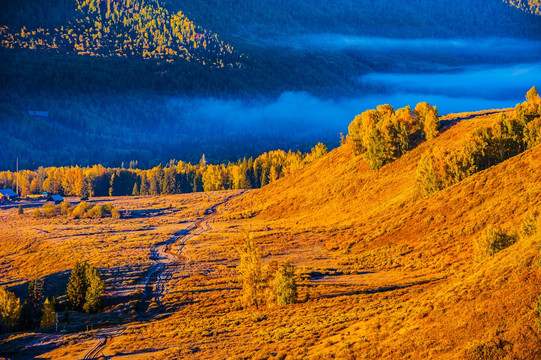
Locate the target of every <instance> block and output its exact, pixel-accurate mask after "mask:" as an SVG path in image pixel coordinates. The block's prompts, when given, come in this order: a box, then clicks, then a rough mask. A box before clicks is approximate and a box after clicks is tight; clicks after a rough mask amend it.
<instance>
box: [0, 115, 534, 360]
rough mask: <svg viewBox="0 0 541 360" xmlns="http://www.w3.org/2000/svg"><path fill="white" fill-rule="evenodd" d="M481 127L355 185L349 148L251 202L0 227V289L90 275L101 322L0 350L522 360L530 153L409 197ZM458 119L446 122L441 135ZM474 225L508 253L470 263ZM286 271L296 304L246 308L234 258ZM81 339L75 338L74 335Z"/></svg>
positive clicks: (74, 355) (529, 354)
mask: <svg viewBox="0 0 541 360" xmlns="http://www.w3.org/2000/svg"><path fill="white" fill-rule="evenodd" d="M497 115H498V112H495V113H480V114H459V115H456V116H449V117H447V118H445V119H444V120H448V121H449V122H448V123H445V124H446V125H445V127H444V130H445V131H444V132H443V133H442V134H441V135H440V136H439V137H438V138H436V139H434V140H432V141H428V142H425V143H422V144H420V145H418V146H417V147H416V148H415V149H413V150H411V151H409V152H408V153H407V154H406V155H404V156H402V157H401V158H400V159H398V160H396V161H395V162H393V163H391V164H389V165H387V166H384V167H382V168H381V169H379V170H376V171H372V170H369V169H368V167H367V164H366V162H365V161H364V160H363V158H362V157H353V156H352V155H351V149H350V147H349V145H348V144H346V145H343V146H341V147H340V148H338V149H336V150H334V151H332V152H331V153H329V154H328V155H326V156H325V157H323V158H321V159H320V160H318V161H315V162H314V163H312V164H309V165H308V166H306V167H305V168H303V169H301V170H299V171H298V172H297V173H295V174H293V175H292V176H289V177H286V178H283V179H280V180H278V181H276V182H274V183H272V184H270V185H268V186H266V187H264V188H262V189H259V190H250V191H246V192H214V193H204V194H190V195H174V196H164V197H131V198H128V197H126V198H100V199H93V201H96V202H110V203H111V204H112V205H113V206H114V207H115V208H117V209H119V210H120V211H121V214H123V216H122V218H120V219H113V218H105V219H99V220H97V219H83V220H75V219H71V218H66V217H56V218H51V219H44V218H40V219H34V218H33V217H32V216H31V215H30V211H26V213H27V214H25V215H22V216H21V215H17V209H16V207H12V208H8V209H4V210H2V211H1V212H0V221H1V222H0V233H1V234H2V235H1V237H2V247H0V256H1V259H2V261H1V263H0V273H1V274H2V277H1V278H0V285H2V286H6V287H8V288H9V289H10V290H12V291H15V293H16V294H17V295H18V296H24V292H25V290H26V287H25V285H26V284H27V282H28V281H29V280H30V279H33V278H36V277H39V278H44V279H45V286H46V293H54V294H57V295H60V296H61V300H62V299H63V298H62V296H63V295H64V294H65V283H66V281H67V277H68V275H69V269H71V267H72V266H73V264H74V262H75V261H76V260H80V261H81V260H87V261H88V262H89V263H91V264H92V265H94V266H96V267H98V268H99V269H100V270H101V271H102V273H103V274H104V275H105V279H106V284H107V287H106V298H105V311H104V312H103V313H101V314H98V315H82V314H76V313H73V314H70V323H69V324H63V323H62V324H61V326H63V327H64V326H65V327H66V329H67V331H68V332H67V333H64V334H52V333H51V332H47V331H44V332H34V333H17V334H8V335H3V336H2V337H1V338H0V349H1V350H0V355H2V356H6V357H8V358H14V359H19V358H21V359H30V358H54V359H80V358H85V356H86V358H93V357H94V358H97V357H98V356H101V355H103V356H105V357H106V358H114V359H150V358H152V359H175V358H178V359H185V358H187V359H201V358H203V359H207V358H208V359H252V358H255V359H268V358H273V359H305V358H309V359H329V358H337V359H355V358H370V359H382V358H389V359H396V358H409V359H422V358H445V359H464V358H467V359H500V358H501V359H504V358H506V359H507V358H508V359H511V358H513V359H536V358H541V333H540V331H539V329H538V327H537V325H536V321H537V315H536V313H535V306H536V301H537V299H538V297H539V293H540V291H541V271H540V269H539V266H538V265H537V262H538V261H539V254H540V242H541V239H540V237H541V236H540V233H541V231H538V232H537V233H528V234H524V233H523V231H522V229H523V227H524V224H525V223H526V222H527V219H528V218H529V217H530V216H531V215H533V214H535V212H536V211H541V182H539V179H541V160H540V159H541V147H539V146H537V147H534V148H533V149H531V150H528V151H526V152H524V153H522V154H521V155H518V156H516V157H513V158H511V159H509V160H507V161H505V162H503V163H501V164H499V165H496V166H493V167H491V168H489V169H487V170H485V171H482V172H479V173H477V174H475V175H473V176H470V177H469V178H467V179H465V180H463V181H461V182H459V183H457V184H455V185H453V186H450V187H448V188H446V189H444V190H441V191H439V192H437V193H435V194H433V195H431V196H429V197H425V198H422V197H420V196H418V195H417V194H416V193H415V191H414V183H415V173H416V168H417V164H418V163H419V159H420V157H421V156H422V154H423V153H424V152H426V151H428V150H429V149H432V150H437V149H438V148H447V149H453V148H457V147H458V146H459V145H460V143H461V140H462V139H464V138H465V137H466V136H468V134H470V133H472V132H473V131H474V130H475V129H477V128H479V127H480V126H484V125H487V124H491V123H492V122H494V121H495V119H496V117H497ZM456 119H460V120H462V121H460V122H456V121H454V120H456ZM490 225H499V226H501V227H502V228H503V229H504V230H505V231H507V232H509V233H513V232H516V233H517V234H518V240H517V242H516V243H515V244H514V245H512V246H510V247H508V248H507V249H505V250H502V251H500V252H498V253H497V254H495V255H494V256H492V257H490V258H488V259H485V260H484V261H478V260H477V258H476V254H475V251H474V244H475V242H476V240H477V239H478V238H479V237H480V236H481V235H482V234H483V232H484V230H485V229H486V228H487V227H488V226H490ZM244 231H249V232H250V233H251V234H252V235H253V237H254V238H255V240H256V243H257V244H258V246H259V247H260V251H261V257H262V262H263V264H264V265H268V264H270V263H271V261H274V260H276V261H279V262H282V261H285V260H290V261H291V262H292V263H293V264H294V265H295V266H296V273H297V284H298V290H299V296H298V302H297V303H296V304H293V305H288V306H282V307H280V306H260V307H259V308H257V309H256V308H253V309H245V308H243V306H242V305H241V303H240V301H239V296H240V290H241V284H240V283H239V279H238V273H237V270H236V266H237V265H238V261H239V260H238V259H239V255H238V253H237V248H238V246H239V244H240V243H241V241H242V239H243V232H244ZM90 325H91V327H92V328H90V327H88V330H87V331H84V330H85V329H87V326H90Z"/></svg>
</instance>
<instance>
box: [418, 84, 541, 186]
mask: <svg viewBox="0 0 541 360" xmlns="http://www.w3.org/2000/svg"><path fill="white" fill-rule="evenodd" d="M539 144H541V99H540V97H539V93H538V92H537V89H536V88H535V86H534V87H532V88H531V89H530V90H529V91H528V92H527V94H526V101H525V102H523V103H521V104H517V105H516V107H515V110H514V112H513V113H512V114H511V115H510V116H506V115H505V114H501V115H500V116H499V118H498V120H497V121H496V122H495V123H494V124H493V125H491V126H484V127H481V128H478V129H477V130H476V131H474V132H473V134H472V135H471V136H470V137H469V138H468V139H466V140H465V141H464V142H463V144H462V146H461V147H460V148H459V149H458V151H448V150H441V151H439V152H428V153H427V154H424V155H423V157H422V158H421V160H420V162H419V165H418V167H417V182H416V186H417V190H418V192H419V193H420V195H421V196H428V195H430V194H432V193H435V192H437V191H439V190H442V189H444V188H446V187H448V186H451V185H453V184H456V183H457V182H460V181H462V180H463V179H465V178H467V177H469V176H471V175H473V174H475V173H477V172H479V171H482V170H485V169H487V168H489V167H491V166H494V165H497V164H499V163H501V162H503V161H505V160H507V159H509V158H511V157H513V156H516V155H518V154H520V153H522V152H524V151H526V150H528V149H531V148H532V147H534V146H536V145H539Z"/></svg>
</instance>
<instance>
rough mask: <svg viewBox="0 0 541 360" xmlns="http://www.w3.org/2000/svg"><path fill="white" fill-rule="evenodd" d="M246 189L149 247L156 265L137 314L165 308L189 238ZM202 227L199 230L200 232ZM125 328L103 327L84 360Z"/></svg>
mask: <svg viewBox="0 0 541 360" xmlns="http://www.w3.org/2000/svg"><path fill="white" fill-rule="evenodd" d="M244 192H245V191H242V192H239V193H238V194H234V195H231V196H229V197H228V198H227V199H225V200H224V201H222V202H220V203H217V204H214V205H213V206H212V207H210V208H208V209H207V210H206V211H205V216H204V217H202V218H201V219H199V220H197V221H196V222H194V223H193V225H191V226H190V227H189V228H187V229H183V230H181V231H179V232H177V233H176V234H175V235H173V236H172V237H171V238H169V239H168V240H166V241H165V242H163V243H160V244H157V245H155V246H153V247H151V249H150V259H151V260H152V261H154V264H153V265H152V266H151V267H150V268H149V269H148V271H147V273H146V275H145V276H144V277H143V278H142V279H141V280H140V282H139V283H140V284H141V285H140V286H141V287H142V288H143V289H144V292H143V296H142V299H141V304H142V306H140V307H139V310H138V311H137V313H138V315H139V316H140V317H141V318H142V319H144V320H151V319H152V318H153V317H155V316H156V315H158V314H159V309H160V308H161V307H162V303H161V298H162V297H163V296H164V295H165V293H166V292H167V289H166V284H167V282H168V281H169V279H170V278H171V277H172V275H173V273H174V272H176V271H179V270H180V269H184V268H185V265H186V263H187V262H188V261H189V259H188V258H187V257H186V256H185V255H183V251H184V248H185V245H186V241H187V240H188V239H190V238H191V237H192V236H195V235H201V234H203V233H204V232H207V231H209V230H211V229H212V228H211V226H210V225H209V221H210V220H211V219H212V218H213V217H215V216H216V215H217V214H216V209H217V208H218V206H220V205H224V204H226V203H227V202H228V201H230V200H231V199H233V198H235V197H238V196H240V195H242V194H244ZM197 230H199V231H197ZM177 242H180V246H179V247H178V249H177V250H176V251H172V246H173V244H175V243H177ZM152 301H154V302H155V303H156V304H157V305H158V311H157V312H154V313H153V314H150V313H149V312H148V307H149V305H150V303H151V302H152ZM124 330H125V328H124V327H123V328H113V329H108V330H104V331H102V332H99V333H98V336H99V338H100V341H99V342H98V343H97V344H96V345H95V346H94V347H93V348H92V349H90V351H88V352H87V353H86V354H85V356H84V357H83V359H94V358H96V357H97V356H98V355H99V354H103V351H104V350H105V349H106V347H107V346H108V344H109V342H110V340H111V339H112V338H113V337H115V336H117V335H118V334H119V333H121V332H123V331H124Z"/></svg>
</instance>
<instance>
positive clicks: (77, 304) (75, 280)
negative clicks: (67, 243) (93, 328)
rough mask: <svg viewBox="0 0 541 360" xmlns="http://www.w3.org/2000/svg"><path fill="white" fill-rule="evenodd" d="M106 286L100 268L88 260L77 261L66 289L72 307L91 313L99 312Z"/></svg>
mask: <svg viewBox="0 0 541 360" xmlns="http://www.w3.org/2000/svg"><path fill="white" fill-rule="evenodd" d="M104 287H105V283H104V281H103V280H102V278H101V274H100V272H99V270H98V269H96V268H95V267H93V266H92V265H89V264H88V263H86V262H84V263H80V262H76V263H75V266H74V267H73V269H72V270H71V275H70V279H69V282H68V288H67V291H66V295H67V299H68V304H69V306H70V308H71V309H73V310H77V311H85V312H87V313H90V314H93V313H97V312H98V311H99V310H100V309H101V300H102V296H103V290H104Z"/></svg>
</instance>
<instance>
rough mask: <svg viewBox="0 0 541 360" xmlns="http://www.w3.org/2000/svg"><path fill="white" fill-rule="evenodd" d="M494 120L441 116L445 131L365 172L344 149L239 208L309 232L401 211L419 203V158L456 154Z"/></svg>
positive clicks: (254, 195)
mask: <svg viewBox="0 0 541 360" xmlns="http://www.w3.org/2000/svg"><path fill="white" fill-rule="evenodd" d="M497 116H498V113H496V114H492V115H480V116H477V117H474V118H472V119H469V120H464V121H460V122H458V123H456V124H455V125H452V124H453V118H454V117H444V118H442V119H444V120H445V119H448V120H447V121H444V122H443V125H444V129H445V128H447V129H446V130H444V131H443V133H442V134H440V136H439V137H437V138H436V139H434V140H431V141H428V142H424V143H422V144H420V145H419V146H417V147H416V148H414V149H413V150H410V151H408V152H407V153H406V154H405V155H404V156H403V157H401V158H400V159H399V160H397V161H396V162H394V163H391V164H388V165H386V166H384V167H382V168H381V169H379V170H375V171H374V170H370V169H369V167H368V163H367V162H366V160H365V158H364V155H360V156H353V154H352V149H351V146H350V145H349V144H346V145H343V146H341V147H339V148H337V149H336V150H334V151H332V152H331V153H329V154H328V155H327V156H325V157H323V158H322V159H320V160H318V161H316V162H314V163H312V164H310V165H309V166H307V167H305V168H303V169H302V170H300V171H299V172H297V173H295V174H294V175H293V176H290V177H286V178H284V179H282V180H279V181H277V182H275V183H273V184H271V185H269V186H267V187H265V188H263V189H260V190H258V191H255V192H251V193H250V194H248V195H246V196H245V197H243V198H242V199H239V200H238V201H237V203H238V202H241V203H239V205H240V206H239V209H240V208H250V209H252V211H253V212H254V213H256V214H258V215H259V216H260V217H262V218H265V219H268V220H278V221H280V220H283V221H287V222H291V221H292V220H293V219H294V220H295V221H301V223H300V225H301V226H308V227H312V226H319V225H321V226H327V225H348V224H352V223H355V224H357V223H359V222H365V221H368V220H370V219H371V218H373V217H375V216H377V214H381V213H386V212H388V210H389V209H393V208H397V207H400V208H401V209H402V210H401V211H403V210H405V209H404V207H405V208H406V209H407V208H410V207H411V206H414V205H415V200H417V199H418V198H419V196H418V195H416V192H415V191H414V184H415V175H416V171H417V165H418V163H419V160H420V158H421V156H422V155H423V154H424V153H425V152H426V151H428V150H430V149H433V150H438V149H452V148H457V149H458V148H459V147H460V145H461V142H462V140H463V139H465V138H466V137H467V136H468V135H469V134H471V133H472V132H473V131H474V130H475V129H477V128H478V127H481V126H486V125H489V124H491V123H492V122H494V121H495V119H496V117H497ZM451 125H452V126H451Z"/></svg>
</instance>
